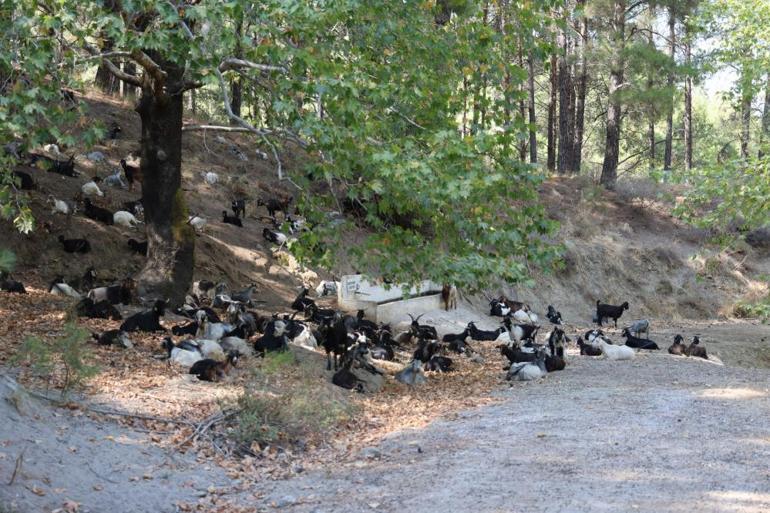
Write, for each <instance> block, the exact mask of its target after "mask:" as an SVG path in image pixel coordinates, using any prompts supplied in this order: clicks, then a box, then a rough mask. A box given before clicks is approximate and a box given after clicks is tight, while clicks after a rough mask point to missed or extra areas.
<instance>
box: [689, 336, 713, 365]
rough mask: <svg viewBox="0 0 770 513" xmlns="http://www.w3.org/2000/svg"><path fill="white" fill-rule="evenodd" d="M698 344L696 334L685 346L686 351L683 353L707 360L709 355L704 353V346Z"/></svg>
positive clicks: (698, 340)
mask: <svg viewBox="0 0 770 513" xmlns="http://www.w3.org/2000/svg"><path fill="white" fill-rule="evenodd" d="M699 344H700V338H698V336H697V335H696V336H694V337H693V338H692V342H691V343H690V345H689V346H688V347H687V351H686V352H685V354H686V355H687V356H694V357H697V358H703V359H704V360H708V359H709V357H708V355H707V354H706V348H705V347H702V346H700V345H699Z"/></svg>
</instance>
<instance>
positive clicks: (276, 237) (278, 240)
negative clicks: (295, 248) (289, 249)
mask: <svg viewBox="0 0 770 513" xmlns="http://www.w3.org/2000/svg"><path fill="white" fill-rule="evenodd" d="M262 237H264V238H265V240H267V241H268V242H272V243H274V244H281V245H283V244H285V243H286V241H287V240H289V238H288V237H286V234H284V233H281V232H277V231H273V230H271V229H270V228H263V229H262Z"/></svg>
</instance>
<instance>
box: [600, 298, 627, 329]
mask: <svg viewBox="0 0 770 513" xmlns="http://www.w3.org/2000/svg"><path fill="white" fill-rule="evenodd" d="M623 310H628V301H625V302H624V303H623V304H622V305H620V306H615V305H607V304H602V302H601V301H600V300H598V299H597V300H596V319H597V324H598V325H599V326H601V325H602V321H603V320H604V319H605V318H607V319H612V320H613V321H614V322H615V327H616V328H617V327H618V319H620V316H621V315H623Z"/></svg>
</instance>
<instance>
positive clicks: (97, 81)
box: [94, 38, 120, 95]
mask: <svg viewBox="0 0 770 513" xmlns="http://www.w3.org/2000/svg"><path fill="white" fill-rule="evenodd" d="M113 45H114V43H113V41H112V39H110V38H105V39H104V44H103V45H102V48H101V51H102V53H105V52H109V51H111V50H112V47H113ZM94 85H95V86H96V87H98V88H99V89H100V90H101V91H102V92H103V93H105V94H109V95H115V94H117V93H118V92H119V91H120V80H118V79H117V78H116V77H115V75H113V74H112V73H111V72H110V69H109V68H108V67H107V65H106V64H105V63H104V62H101V63H100V64H99V67H98V68H97V69H96V77H95V78H94Z"/></svg>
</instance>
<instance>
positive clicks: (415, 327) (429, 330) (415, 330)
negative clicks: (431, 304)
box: [407, 314, 438, 340]
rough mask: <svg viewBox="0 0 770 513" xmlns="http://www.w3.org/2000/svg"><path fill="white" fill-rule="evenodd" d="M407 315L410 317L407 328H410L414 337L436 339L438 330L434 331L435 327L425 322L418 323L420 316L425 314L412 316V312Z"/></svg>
mask: <svg viewBox="0 0 770 513" xmlns="http://www.w3.org/2000/svg"><path fill="white" fill-rule="evenodd" d="M407 315H408V316H409V318H410V319H412V323H411V324H410V328H409V329H410V330H411V332H412V335H413V336H414V337H416V338H429V339H432V340H436V339H438V332H436V328H434V327H433V326H429V325H427V324H420V318H421V317H422V316H423V315H425V314H420V315H418V316H417V317H412V314H407Z"/></svg>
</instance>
